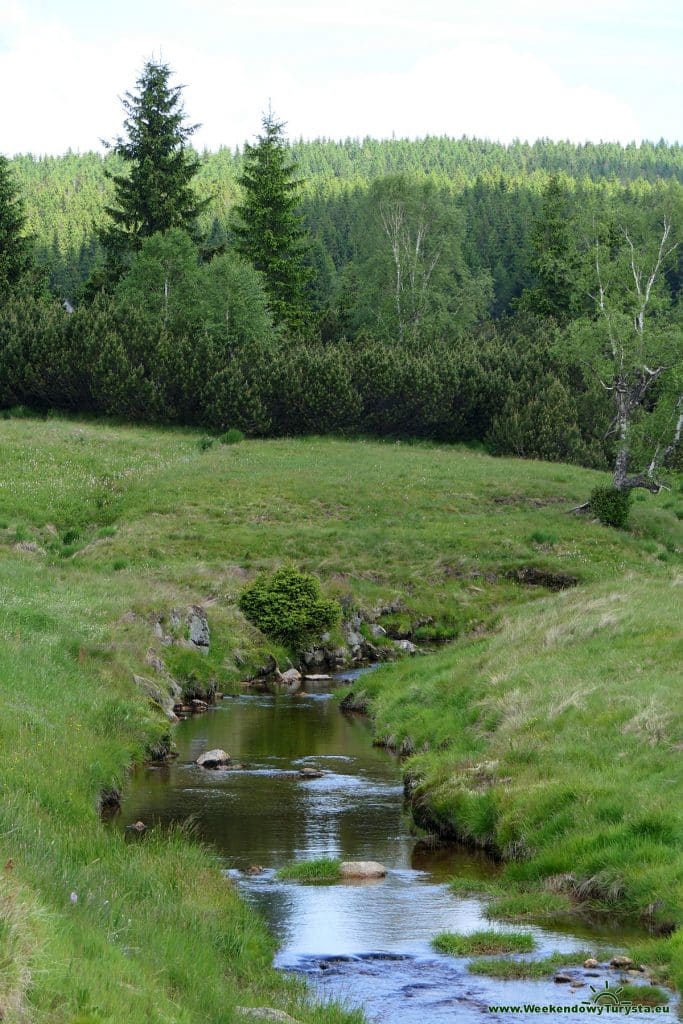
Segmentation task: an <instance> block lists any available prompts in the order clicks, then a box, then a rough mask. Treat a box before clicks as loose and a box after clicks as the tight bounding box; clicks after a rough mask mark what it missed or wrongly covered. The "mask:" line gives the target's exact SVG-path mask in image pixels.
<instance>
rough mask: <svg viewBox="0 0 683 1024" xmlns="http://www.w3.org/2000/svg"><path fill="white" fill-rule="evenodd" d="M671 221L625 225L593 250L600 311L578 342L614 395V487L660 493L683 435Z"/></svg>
mask: <svg viewBox="0 0 683 1024" xmlns="http://www.w3.org/2000/svg"><path fill="white" fill-rule="evenodd" d="M677 245H678V243H677V242H676V241H675V239H674V231H673V225H672V221H671V218H670V216H668V215H667V216H665V217H664V218H663V219H661V220H660V221H659V223H658V224H657V225H656V227H655V228H652V227H650V229H649V232H648V231H647V227H646V226H645V225H641V229H640V231H639V232H638V231H637V228H634V227H632V226H626V225H625V224H620V225H618V226H616V227H613V228H611V229H610V230H608V231H607V232H605V231H604V230H602V231H600V230H596V232H595V237H594V240H593V242H592V245H591V261H592V270H591V277H592V288H591V289H590V298H591V300H592V302H593V306H594V317H593V319H592V320H591V321H586V320H583V321H580V322H579V323H577V324H576V325H575V329H574V337H575V339H576V340H578V342H579V346H580V354H581V357H582V360H583V362H584V365H585V366H587V368H588V371H589V373H591V374H593V375H595V377H596V378H597V380H599V382H600V385H601V386H602V388H604V390H605V392H606V393H607V395H608V396H609V398H610V402H611V405H612V411H613V419H612V422H611V425H610V430H609V432H610V435H611V436H613V437H614V439H615V456H614V466H613V485H614V487H615V488H616V489H617V490H619V491H630V490H632V489H634V488H644V489H646V490H648V491H651V492H653V493H658V492H659V491H660V490H661V489H662V488H663V487H664V485H665V484H664V477H663V474H664V473H665V471H666V469H667V467H669V466H670V465H671V463H672V461H673V459H674V456H675V454H676V452H677V450H678V448H679V445H680V442H681V435H682V433H683V383H682V382H683V328H682V326H681V323H680V320H679V321H678V322H677V321H676V316H675V314H674V312H673V311H672V306H671V299H670V296H669V294H668V292H667V288H666V282H665V271H666V269H667V267H668V265H669V262H670V260H671V258H672V256H673V254H674V252H675V250H676V248H677Z"/></svg>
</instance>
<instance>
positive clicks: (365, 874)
mask: <svg viewBox="0 0 683 1024" xmlns="http://www.w3.org/2000/svg"><path fill="white" fill-rule="evenodd" d="M386 873H387V869H386V868H385V867H384V865H383V864H378V863H377V861H376V860H344V861H342V862H341V864H340V865H339V874H340V875H341V877H342V878H384V876H385V875H386Z"/></svg>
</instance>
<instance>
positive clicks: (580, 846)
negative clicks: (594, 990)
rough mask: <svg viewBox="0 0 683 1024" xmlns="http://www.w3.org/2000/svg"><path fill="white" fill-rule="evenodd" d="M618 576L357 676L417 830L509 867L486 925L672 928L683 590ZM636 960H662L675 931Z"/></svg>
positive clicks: (677, 968)
mask: <svg viewBox="0 0 683 1024" xmlns="http://www.w3.org/2000/svg"><path fill="white" fill-rule="evenodd" d="M682 584H683V577H682V576H681V575H680V574H676V573H675V572H671V573H669V574H668V575H665V576H661V575H657V576H656V577H650V576H649V575H635V574H629V573H624V574H622V575H621V576H620V577H619V578H618V579H614V580H611V581H609V582H604V583H601V584H597V585H593V586H591V587H590V589H586V590H576V591H572V592H564V593H562V594H559V595H555V596H553V597H547V598H545V599H544V600H542V601H540V602H538V603H537V604H536V605H534V608H533V614H529V609H520V610H518V611H515V612H514V613H513V614H512V615H511V616H510V617H509V618H507V619H506V620H505V621H504V622H503V623H502V624H501V627H500V630H499V632H498V633H497V634H496V635H495V636H493V637H490V638H486V639H482V640H479V641H476V642H470V643H469V644H466V645H462V646H458V647H457V648H449V649H447V650H444V651H443V652H441V653H439V654H437V655H435V656H433V657H432V658H430V659H429V662H427V661H424V662H421V661H413V662H410V663H404V664H401V665H399V666H395V667H394V668H392V670H391V671H390V672H382V671H381V672H379V673H377V675H376V677H373V678H372V679H370V680H368V683H367V689H368V690H369V691H370V692H372V694H373V695H374V699H373V704H372V707H373V712H374V715H375V720H376V728H377V731H378V733H379V735H380V737H381V738H383V739H384V740H385V741H386V742H389V743H390V744H391V745H396V746H399V747H401V746H404V747H405V745H406V744H407V746H408V747H409V748H410V749H416V750H420V748H422V747H423V746H428V747H429V749H428V750H424V751H422V752H420V753H419V754H417V755H415V756H414V757H412V758H411V759H410V761H409V762H408V764H407V771H408V772H409V773H410V775H411V777H412V779H413V786H414V791H413V805H414V812H415V816H416V818H417V820H418V821H419V822H420V823H421V824H422V825H423V826H424V827H426V828H428V829H435V830H437V831H439V832H441V833H442V834H446V835H450V836H453V837H457V838H459V839H463V840H465V841H466V842H469V843H472V844H474V845H479V846H483V847H486V848H488V849H490V850H491V851H493V852H495V853H496V854H498V855H500V856H501V857H502V858H504V859H505V861H506V862H507V866H506V868H505V874H504V881H503V885H502V887H501V891H500V892H494V893H492V894H491V896H492V903H491V905H490V913H491V915H492V916H493V917H498V916H502V917H507V918H510V919H515V918H516V919H520V918H524V917H525V916H531V917H536V918H538V917H543V916H548V915H549V916H554V915H557V914H558V913H561V912H562V911H572V910H575V909H576V908H577V906H578V907H579V908H583V909H585V908H587V907H590V908H591V909H593V910H595V909H598V910H607V911H611V912H614V911H616V912H619V913H627V914H631V915H633V916H634V917H641V918H642V919H643V920H644V921H645V922H646V923H648V924H652V925H654V926H655V927H659V928H662V929H664V930H669V929H670V928H672V927H673V926H675V925H676V926H679V925H680V924H681V923H682V921H683V916H682V915H683V909H682V908H683V862H682V859H681V840H682V838H683V814H682V807H681V803H682V802H681V790H682V784H683V772H682V767H681V756H680V751H681V737H682V731H681V727H682V724H683V721H682V720H683V716H682V714H681V703H680V691H679V687H680V666H681V660H682V655H683V644H682V642H681V627H680V624H681V615H680V609H681V603H682V602H681V594H682V591H681V585H682ZM658 946H659V948H658V949H654V948H653V949H650V950H649V951H648V950H644V951H643V950H641V956H645V955H649V956H650V957H652V956H656V957H659V956H663V957H664V959H666V958H668V957H673V960H674V977H675V979H676V981H677V983H678V984H679V985H680V984H681V983H683V946H682V945H681V937H680V934H676V935H674V936H672V937H671V938H669V939H665V940H661V941H660V943H659V944H658Z"/></svg>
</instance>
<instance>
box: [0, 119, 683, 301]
mask: <svg viewBox="0 0 683 1024" xmlns="http://www.w3.org/2000/svg"><path fill="white" fill-rule="evenodd" d="M291 152H292V157H293V160H294V162H295V164H296V166H297V168H298V173H299V175H300V177H301V179H302V181H303V191H302V195H301V203H302V209H303V211H304V213H305V216H306V221H307V223H308V225H309V226H310V228H311V231H312V233H313V235H314V237H315V238H316V239H319V240H320V243H321V246H322V248H323V249H324V252H325V254H326V255H327V256H328V257H329V259H330V260H331V261H332V262H333V264H334V266H335V267H336V268H337V269H339V268H340V267H341V266H344V265H345V264H346V263H347V262H349V261H350V260H351V259H352V257H353V255H354V250H353V246H352V244H351V243H350V239H349V235H350V233H351V231H352V229H353V228H354V226H355V227H356V228H357V227H358V220H359V218H360V217H361V208H362V203H361V200H362V199H363V198H364V197H365V195H366V194H367V190H368V187H369V184H370V182H372V181H374V180H375V179H377V178H381V177H383V176H386V175H390V174H408V175H411V176H417V177H421V176H423V175H428V176H429V178H430V180H432V181H434V183H435V184H436V186H437V187H438V189H439V190H441V191H442V192H443V194H444V196H445V197H448V199H449V200H450V201H451V202H453V203H454V204H455V205H457V206H458V208H459V209H460V210H461V211H462V219H463V231H464V236H465V244H466V251H467V256H468V259H469V261H470V262H471V263H472V265H475V266H485V267H490V269H491V271H492V273H493V275H494V281H495V284H496V296H495V305H494V309H495V311H496V312H500V311H502V310H503V309H505V308H506V307H507V305H508V304H509V302H510V299H511V298H512V297H513V296H514V295H515V294H519V292H520V291H521V289H522V288H523V286H524V284H525V283H527V282H528V279H529V268H528V261H529V251H528V250H529V238H528V235H529V226H530V222H531V220H532V218H533V216H534V214H535V213H536V212H537V211H538V208H539V204H540V196H541V195H542V193H543V190H544V188H545V187H546V185H547V183H548V180H549V177H550V176H551V175H553V174H559V175H562V177H563V180H564V181H565V183H566V186H567V188H568V189H569V190H571V191H572V192H574V193H575V194H577V193H578V195H582V194H583V193H586V192H587V193H591V192H594V191H596V190H598V191H601V192H606V193H608V194H609V195H611V196H614V197H618V198H619V199H622V200H623V201H625V202H627V203H628V202H631V201H633V199H634V198H635V197H637V196H641V197H648V196H653V195H655V196H659V195H661V194H662V193H663V192H666V191H667V189H666V185H667V184H669V185H670V186H671V192H672V193H673V194H674V195H677V194H678V189H677V188H675V186H674V184H673V183H676V184H680V183H682V182H683V147H681V146H680V145H679V144H673V145H669V144H666V143H664V142H659V143H656V144H655V143H650V142H644V143H641V144H640V145H635V144H632V145H630V146H620V145H619V144H617V143H600V144H593V143H587V144H585V145H574V144H572V143H569V142H551V141H550V140H547V139H545V140H540V141H538V142H535V143H533V144H530V143H526V142H516V143H513V144H512V145H510V146H504V145H502V144H501V143H495V142H488V141H485V140H481V139H450V138H446V137H440V138H437V137H431V138H425V139H394V140H383V141H378V140H376V139H362V140H360V139H346V140H344V141H340V142H334V141H331V140H327V139H319V140H315V141H312V142H304V141H301V140H300V141H298V142H294V143H292V146H291ZM12 165H13V168H14V171H15V173H16V178H17V182H18V184H19V187H20V190H21V192H22V194H23V195H24V196H25V198H26V207H27V218H28V226H29V229H30V231H31V232H32V233H33V235H34V236H35V239H36V246H37V251H38V255H39V259H40V261H41V263H42V264H43V265H44V266H46V267H47V268H48V269H49V272H50V276H51V281H52V285H53V287H54V289H55V290H56V291H57V292H59V293H60V294H62V295H65V296H67V297H69V298H71V299H73V297H74V295H75V294H76V293H77V291H78V287H79V284H80V283H81V282H82V281H83V279H84V278H85V277H86V276H87V274H88V272H89V270H90V268H91V267H92V265H93V262H94V257H95V251H96V244H95V240H94V227H95V226H96V225H98V224H101V223H102V220H103V216H104V206H105V203H106V201H107V197H108V196H109V195H110V191H111V189H110V184H109V182H108V181H107V179H106V177H105V168H106V167H108V166H109V167H113V168H116V169H117V170H118V169H120V166H121V161H120V160H118V159H117V158H116V157H112V156H111V155H110V156H106V157H103V156H101V155H99V154H97V153H83V154H77V153H72V152H68V153H66V154H65V155H64V156H59V157H51V156H48V157H34V156H31V155H22V156H17V157H15V158H14V159H13V161H12ZM241 169H242V153H241V151H240V150H236V151H232V150H229V149H221V150H219V151H218V152H217V153H204V154H203V155H202V158H201V166H200V169H199V172H198V174H197V179H196V188H197V191H198V193H199V194H200V195H201V196H202V197H206V198H208V199H209V200H210V203H209V208H208V210H207V212H206V214H205V216H204V217H203V219H202V226H203V229H204V230H205V232H206V233H207V234H208V235H209V237H210V238H212V239H214V240H215V239H220V238H223V237H224V234H225V232H226V231H227V226H228V223H229V211H230V209H231V207H232V206H233V204H234V203H235V201H236V199H237V196H238V195H239V186H238V185H237V179H238V177H239V175H240V173H241ZM326 263H327V261H324V264H326ZM327 266H328V269H329V265H327ZM325 284H327V287H328V289H329V286H330V282H329V281H327V282H323V284H322V285H321V287H322V289H323V290H325Z"/></svg>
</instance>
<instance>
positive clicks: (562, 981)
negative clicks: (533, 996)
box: [555, 974, 574, 985]
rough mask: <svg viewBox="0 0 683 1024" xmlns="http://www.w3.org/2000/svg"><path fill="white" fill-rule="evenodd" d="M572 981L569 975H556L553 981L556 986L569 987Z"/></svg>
mask: <svg viewBox="0 0 683 1024" xmlns="http://www.w3.org/2000/svg"><path fill="white" fill-rule="evenodd" d="M573 980H574V979H573V978H572V976H571V974H556V975H555V981H556V982H557V983H558V985H569V984H571V982H572V981H573Z"/></svg>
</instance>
